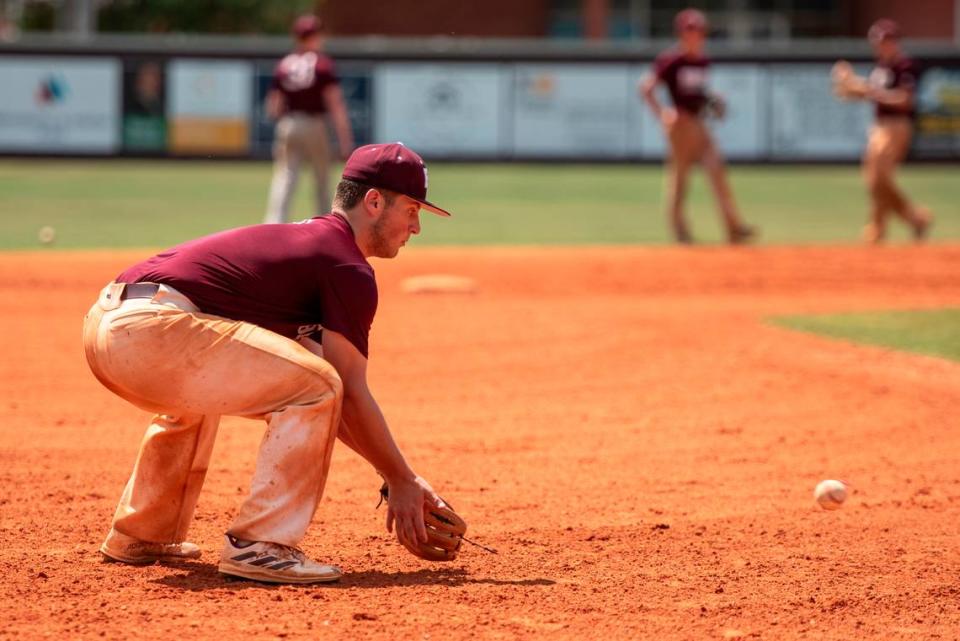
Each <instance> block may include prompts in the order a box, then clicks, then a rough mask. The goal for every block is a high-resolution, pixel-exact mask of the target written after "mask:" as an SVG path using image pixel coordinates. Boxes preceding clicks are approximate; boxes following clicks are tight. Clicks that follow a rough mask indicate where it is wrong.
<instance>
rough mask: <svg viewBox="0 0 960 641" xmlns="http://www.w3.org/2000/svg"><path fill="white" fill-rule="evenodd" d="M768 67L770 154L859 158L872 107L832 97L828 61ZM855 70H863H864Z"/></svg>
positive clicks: (861, 72)
mask: <svg viewBox="0 0 960 641" xmlns="http://www.w3.org/2000/svg"><path fill="white" fill-rule="evenodd" d="M768 69H769V72H770V119H771V140H770V144H771V149H770V151H771V155H772V156H773V157H775V158H785V159H803V158H824V159H827V158H829V159H836V160H853V159H855V158H857V157H859V155H860V153H861V151H862V149H863V145H864V140H865V137H866V130H867V127H868V126H869V124H870V117H871V116H870V114H871V108H872V107H871V105H870V104H868V103H865V102H841V101H839V100H837V99H836V98H835V97H834V95H833V92H832V89H831V86H830V65H829V64H790V65H771V66H770V67H768ZM857 72H858V73H860V74H864V73H865V72H866V69H862V68H861V69H858V70H857Z"/></svg>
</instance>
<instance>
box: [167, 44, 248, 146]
mask: <svg viewBox="0 0 960 641" xmlns="http://www.w3.org/2000/svg"><path fill="white" fill-rule="evenodd" d="M168 87H169V92H168V100H167V111H168V113H169V114H170V150H171V151H173V152H174V153H181V154H208V153H220V154H227V155H243V154H246V153H247V152H248V151H249V149H250V125H251V119H252V113H251V101H250V96H251V94H252V91H253V66H252V65H251V64H249V63H246V62H235V61H212V60H189V59H180V60H173V61H172V62H171V63H170V77H169V82H168Z"/></svg>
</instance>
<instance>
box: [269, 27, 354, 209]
mask: <svg viewBox="0 0 960 641" xmlns="http://www.w3.org/2000/svg"><path fill="white" fill-rule="evenodd" d="M293 35H294V38H295V39H296V49H295V50H294V51H292V52H291V53H290V54H288V55H287V56H285V57H284V58H283V60H281V61H280V63H279V64H278V65H277V68H276V70H275V71H274V76H273V85H272V86H271V88H270V92H269V93H268V94H267V98H266V111H267V115H269V116H270V117H271V118H274V119H277V127H276V133H275V134H274V136H275V137H274V145H273V157H274V169H273V181H272V182H271V184H270V196H269V199H268V201H267V214H266V218H265V220H264V222H267V223H279V222H285V221H286V220H287V215H288V213H289V210H290V201H291V199H292V198H293V193H294V190H295V188H296V185H297V177H298V176H299V173H300V166H301V164H303V163H304V162H306V163H308V164H309V165H310V166H311V168H312V170H313V178H314V189H315V197H316V205H315V209H314V211H313V214H320V213H323V212H325V211H328V210H329V209H330V186H329V182H328V181H329V176H328V171H329V168H330V151H329V144H328V140H327V139H328V136H327V123H326V116H327V115H329V116H330V119H331V120H332V121H333V126H334V129H335V130H336V133H337V140H338V142H339V145H340V157H341V158H342V159H343V160H346V158H347V156H349V155H350V152H351V151H352V150H353V131H352V129H351V128H350V118H349V117H348V115H347V108H346V105H345V104H344V100H343V92H342V91H341V90H340V81H339V79H338V78H337V74H336V71H335V70H334V66H333V61H332V60H331V59H330V58H329V57H328V56H325V55H323V53H322V50H323V25H322V23H321V22H320V19H319V18H317V17H316V16H311V15H306V16H300V17H299V18H297V20H296V21H295V22H294V24H293Z"/></svg>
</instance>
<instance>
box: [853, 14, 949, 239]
mask: <svg viewBox="0 0 960 641" xmlns="http://www.w3.org/2000/svg"><path fill="white" fill-rule="evenodd" d="M867 38H868V39H869V40H870V44H871V45H872V46H873V50H874V53H875V54H876V58H877V64H876V67H874V69H873V71H871V72H870V76H869V78H868V79H867V85H866V90H865V92H864V95H863V97H864V98H866V99H868V100H872V101H873V102H874V104H875V105H876V107H875V109H876V118H875V120H874V123H873V125H872V126H871V128H870V134H869V138H868V141H867V148H866V150H865V152H864V155H863V176H864V180H865V181H866V183H867V190H868V191H869V194H870V217H869V221H868V222H867V225H866V227H865V228H864V233H863V235H864V240H866V241H867V242H868V243H879V242H882V241H883V239H884V237H885V236H886V232H887V218H888V215H889V213H890V212H891V211H892V212H894V213H895V214H896V215H897V216H899V217H900V218H901V219H902V220H903V221H905V222H906V223H907V224H908V225H910V227H911V229H912V231H913V235H914V238H915V239H916V240H923V239H924V238H925V237H926V234H927V230H928V229H929V227H930V224H931V222H932V220H933V216H932V215H931V213H930V212H929V211H928V210H926V209H925V208H923V207H918V206H916V205H914V204H913V203H912V202H911V201H910V200H909V199H908V198H907V196H906V194H905V193H904V192H903V190H902V189H900V187H899V186H898V185H897V183H896V179H895V176H894V174H895V172H896V169H897V166H898V165H899V164H900V163H901V162H902V161H903V159H904V158H905V157H906V155H907V152H908V151H909V150H910V142H911V140H912V138H913V118H914V115H915V107H914V100H915V92H916V86H917V79H918V76H919V69H918V67H917V64H916V63H915V62H914V61H913V60H911V59H910V58H908V57H907V56H906V55H904V53H903V51H902V49H901V48H900V27H899V26H898V25H897V23H896V22H894V21H893V20H886V19H882V20H877V21H876V22H875V23H874V24H873V25H872V26H871V27H870V31H869V32H868V33H867Z"/></svg>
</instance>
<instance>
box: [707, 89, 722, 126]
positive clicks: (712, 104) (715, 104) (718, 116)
mask: <svg viewBox="0 0 960 641" xmlns="http://www.w3.org/2000/svg"><path fill="white" fill-rule="evenodd" d="M704 113H705V114H706V116H707V117H708V118H713V119H714V120H723V119H724V118H725V117H726V115H727V102H726V101H725V100H724V99H723V98H721V97H720V96H718V95H717V94H715V93H712V94H710V95H708V96H707V102H706V104H705V105H704Z"/></svg>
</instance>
